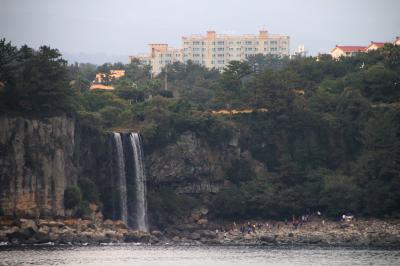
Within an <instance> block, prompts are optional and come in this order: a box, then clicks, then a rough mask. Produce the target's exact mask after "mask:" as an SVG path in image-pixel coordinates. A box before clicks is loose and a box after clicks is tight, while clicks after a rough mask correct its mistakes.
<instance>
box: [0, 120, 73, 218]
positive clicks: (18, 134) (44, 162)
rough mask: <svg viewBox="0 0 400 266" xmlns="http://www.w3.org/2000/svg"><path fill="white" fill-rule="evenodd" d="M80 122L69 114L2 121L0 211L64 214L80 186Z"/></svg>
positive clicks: (33, 214) (28, 214) (43, 214)
mask: <svg viewBox="0 0 400 266" xmlns="http://www.w3.org/2000/svg"><path fill="white" fill-rule="evenodd" d="M75 137H76V136H75V121H74V119H72V118H68V117H66V116H57V117H49V118H46V119H40V120H39V119H31V118H29V119H28V118H23V117H10V116H5V115H4V116H1V117H0V207H1V209H2V211H3V212H4V214H6V215H25V216H38V215H42V216H50V215H51V216H58V215H64V206H63V197H64V190H65V188H66V186H67V185H71V184H74V183H76V180H77V175H78V173H77V166H76V163H75V162H74V147H75V145H74V142H75Z"/></svg>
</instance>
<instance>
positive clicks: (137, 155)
mask: <svg viewBox="0 0 400 266" xmlns="http://www.w3.org/2000/svg"><path fill="white" fill-rule="evenodd" d="M130 140H131V145H132V150H133V160H134V164H135V184H136V222H137V226H138V228H137V229H138V230H139V231H143V232H147V231H148V228H147V199H146V174H145V168H144V167H145V165H144V156H143V149H142V143H141V140H140V136H139V134H138V133H131V134H130Z"/></svg>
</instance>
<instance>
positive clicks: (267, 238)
mask: <svg viewBox="0 0 400 266" xmlns="http://www.w3.org/2000/svg"><path fill="white" fill-rule="evenodd" d="M276 237H277V236H276V235H275V236H269V235H262V236H260V237H259V239H260V241H262V242H266V243H276Z"/></svg>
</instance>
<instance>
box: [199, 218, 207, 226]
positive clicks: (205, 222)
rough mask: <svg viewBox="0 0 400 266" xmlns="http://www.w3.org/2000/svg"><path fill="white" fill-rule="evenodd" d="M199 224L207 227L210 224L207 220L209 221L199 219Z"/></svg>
mask: <svg viewBox="0 0 400 266" xmlns="http://www.w3.org/2000/svg"><path fill="white" fill-rule="evenodd" d="M197 224H199V225H206V224H208V220H207V219H199V220H198V221H197Z"/></svg>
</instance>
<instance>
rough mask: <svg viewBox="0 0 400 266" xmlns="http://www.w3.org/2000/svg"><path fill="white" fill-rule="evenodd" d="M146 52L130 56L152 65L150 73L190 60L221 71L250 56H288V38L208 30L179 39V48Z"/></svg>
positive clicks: (155, 46) (153, 46)
mask: <svg viewBox="0 0 400 266" xmlns="http://www.w3.org/2000/svg"><path fill="white" fill-rule="evenodd" d="M149 46H150V53H149V54H147V55H142V56H130V59H131V60H132V59H134V58H136V59H139V60H140V61H141V62H142V63H144V64H148V65H151V66H152V72H153V74H158V73H160V72H161V70H162V68H164V67H165V66H166V65H168V64H172V63H173V62H187V61H189V60H191V61H193V62H194V63H195V64H199V65H203V66H205V67H207V68H210V69H211V68H216V69H219V70H222V69H223V68H224V67H225V66H226V65H227V64H228V63H229V62H230V61H233V60H238V61H241V60H246V58H247V57H248V56H250V55H256V54H264V55H267V54H274V55H279V56H284V55H285V56H289V54H290V38H289V36H283V35H271V34H268V31H266V30H261V31H260V32H259V34H258V35H251V34H249V35H224V34H217V33H216V32H215V31H208V32H207V34H206V35H190V36H184V37H182V48H181V49H172V48H169V47H168V44H149Z"/></svg>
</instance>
